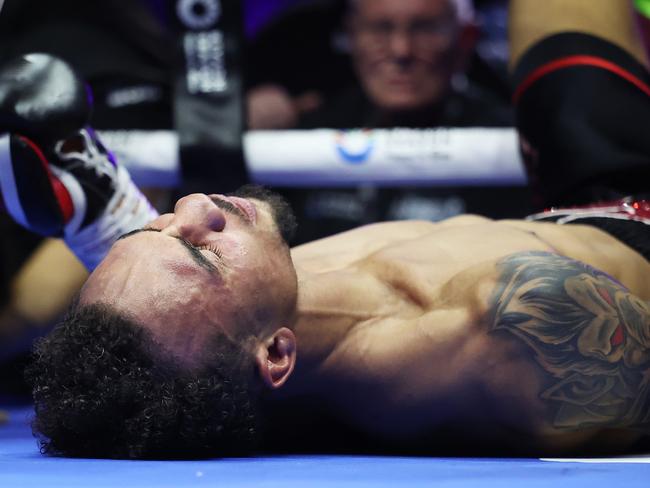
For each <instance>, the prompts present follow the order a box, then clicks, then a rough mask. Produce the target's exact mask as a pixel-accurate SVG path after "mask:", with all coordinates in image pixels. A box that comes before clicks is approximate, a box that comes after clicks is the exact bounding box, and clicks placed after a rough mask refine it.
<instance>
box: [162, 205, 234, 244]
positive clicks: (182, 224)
mask: <svg viewBox="0 0 650 488" xmlns="http://www.w3.org/2000/svg"><path fill="white" fill-rule="evenodd" d="M164 217H166V219H163V220H162V224H163V227H162V228H161V232H163V233H165V234H169V235H173V236H175V237H182V238H183V239H186V240H188V241H189V242H192V243H196V242H201V241H202V240H204V239H205V237H206V236H207V235H208V234H210V233H211V232H221V231H222V230H223V229H224V227H225V226H226V216H225V214H224V212H223V210H221V209H220V208H218V207H217V206H216V205H215V204H214V203H213V202H212V200H210V198H208V196H207V195H204V194H202V193H193V194H191V195H187V196H185V197H183V198H181V199H180V200H178V201H177V202H176V205H175V206H174V213H173V214H168V216H164Z"/></svg>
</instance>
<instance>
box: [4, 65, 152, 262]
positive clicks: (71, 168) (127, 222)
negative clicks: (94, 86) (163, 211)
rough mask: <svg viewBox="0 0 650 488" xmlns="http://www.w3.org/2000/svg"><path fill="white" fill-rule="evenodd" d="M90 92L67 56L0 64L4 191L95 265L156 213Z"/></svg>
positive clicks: (31, 219)
mask: <svg viewBox="0 0 650 488" xmlns="http://www.w3.org/2000/svg"><path fill="white" fill-rule="evenodd" d="M91 105H92V102H91V97H90V92H89V90H88V89H87V87H86V86H85V84H84V83H83V82H82V81H81V80H80V78H79V77H78V76H77V75H76V73H75V72H74V71H73V70H72V69H71V67H70V66H69V65H67V64H66V63H65V62H64V61H62V60H60V59H57V58H54V57H52V56H50V55H47V54H27V55H22V56H20V57H18V58H16V59H12V60H10V61H9V62H7V63H4V64H3V65H2V66H0V193H2V198H3V201H4V204H5V207H6V209H7V211H8V212H9V214H10V215H11V216H12V218H13V219H14V220H16V222H18V223H19V224H21V225H22V226H24V227H25V228H27V229H29V230H32V231H34V232H36V233H38V234H40V235H43V236H59V237H63V238H64V240H65V241H66V243H67V244H68V246H69V247H70V249H71V250H72V251H73V252H74V253H75V254H76V255H77V257H78V258H79V259H80V260H81V261H82V262H83V263H84V264H85V265H86V267H87V268H88V269H90V270H92V269H94V268H95V267H96V266H97V264H99V262H100V261H101V259H102V258H103V257H104V256H105V254H106V253H107V252H108V249H109V248H110V246H111V245H112V244H113V242H114V241H115V240H116V239H117V238H118V237H119V236H120V235H122V234H124V233H126V232H129V231H131V230H133V229H136V228H139V227H142V226H143V225H145V224H146V223H148V222H149V221H151V220H153V219H154V218H155V217H156V215H157V213H156V211H155V210H154V209H153V207H152V206H151V205H150V204H149V202H148V201H147V199H146V198H145V197H144V196H143V195H142V193H141V192H140V191H139V190H138V189H137V187H136V186H135V185H134V184H133V181H132V180H131V177H130V176H129V174H128V172H127V171H126V169H124V168H123V167H122V166H120V165H118V164H117V162H116V160H115V158H114V157H113V156H112V155H111V153H110V152H109V151H107V150H106V148H104V146H103V145H102V143H101V142H100V140H99V139H98V137H97V135H96V134H95V132H94V131H93V130H92V128H90V127H89V126H88V125H87V124H88V119H89V118H90V112H91Z"/></svg>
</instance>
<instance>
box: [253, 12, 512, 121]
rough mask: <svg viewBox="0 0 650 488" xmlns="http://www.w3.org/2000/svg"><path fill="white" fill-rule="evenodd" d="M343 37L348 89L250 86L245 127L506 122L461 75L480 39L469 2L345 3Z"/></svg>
mask: <svg viewBox="0 0 650 488" xmlns="http://www.w3.org/2000/svg"><path fill="white" fill-rule="evenodd" d="M343 32H344V38H343V40H344V44H346V45H347V48H348V49H349V53H350V62H351V66H352V71H353V72H354V74H355V75H356V76H355V77H351V79H350V80H349V83H348V84H347V86H344V87H343V88H342V89H339V90H338V91H337V92H336V93H334V94H333V95H332V94H331V95H322V94H320V93H318V92H316V91H311V90H307V91H305V92H304V93H301V94H299V95H298V96H295V97H292V96H291V95H289V93H288V92H287V91H286V90H285V88H283V87H280V86H273V85H272V84H264V85H262V86H259V87H256V88H254V89H253V90H251V91H250V92H249V98H248V102H249V124H250V127H251V128H253V129H283V128H296V127H297V128H317V127H329V128H350V127H394V126H404V127H432V126H439V125H447V126H457V127H459V126H479V125H482V126H508V125H511V123H512V119H511V115H510V112H509V110H508V108H507V107H506V106H504V104H503V103H502V101H501V100H499V99H498V97H497V96H495V95H493V94H490V93H489V92H487V91H485V90H481V89H480V88H479V87H477V86H475V85H473V84H469V83H468V81H467V78H466V77H465V76H464V75H463V71H464V69H465V68H466V65H467V62H468V60H469V57H470V55H471V54H472V52H473V49H474V46H475V43H476V40H477V38H478V28H477V26H476V24H475V23H474V9H473V6H472V3H471V0H403V1H400V2H394V1H391V0H348V2H347V7H346V11H345V13H344V15H343ZM296 69H300V67H299V66H297V67H296ZM344 76H345V75H344Z"/></svg>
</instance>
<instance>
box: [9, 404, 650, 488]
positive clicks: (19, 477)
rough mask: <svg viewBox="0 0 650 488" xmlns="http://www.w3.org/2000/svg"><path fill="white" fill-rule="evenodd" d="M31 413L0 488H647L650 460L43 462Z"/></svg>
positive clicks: (19, 423) (13, 441) (18, 414)
mask: <svg viewBox="0 0 650 488" xmlns="http://www.w3.org/2000/svg"><path fill="white" fill-rule="evenodd" d="M31 412H32V411H31V407H19V408H12V409H10V410H9V422H8V423H6V424H3V425H0V487H3V488H31V487H34V488H45V487H46V488H54V487H59V486H61V487H65V488H77V487H79V488H103V487H107V488H108V487H110V488H131V487H133V488H136V487H137V488H144V487H155V488H166V487H170V488H172V487H173V488H184V487H201V486H206V487H208V486H209V487H228V488H231V487H255V488H265V487H279V488H293V487H296V488H298V487H300V488H318V487H328V488H329V487H347V486H350V487H373V488H396V487H409V488H417V487H427V488H429V487H434V486H435V487H446V486H449V487H464V486H468V487H473V486H481V487H500V488H503V487H509V486H512V487H515V486H516V487H523V486H525V487H527V488H530V487H549V486H552V487H553V488H558V487H563V486H571V487H578V486H580V487H582V486H584V487H589V488H599V487H603V488H605V487H607V488H610V487H611V486H625V487H626V488H632V487H639V488H640V487H644V488H647V487H648V486H650V456H648V457H636V458H615V459H599V460H581V461H580V462H578V461H577V460H562V461H559V460H540V459H490V458H481V459H472V458H462V459H461V458H431V457H395V456H391V457H385V456H374V457H370V456H348V455H345V456H341V455H336V456H333V455H305V456H265V457H256V458H245V459H212V460H200V461H112V460H97V459H66V458H48V457H45V456H42V455H41V454H40V453H39V452H38V449H37V445H36V441H35V440H34V438H33V437H32V435H31V432H30V429H29V426H28V423H29V418H30V415H31Z"/></svg>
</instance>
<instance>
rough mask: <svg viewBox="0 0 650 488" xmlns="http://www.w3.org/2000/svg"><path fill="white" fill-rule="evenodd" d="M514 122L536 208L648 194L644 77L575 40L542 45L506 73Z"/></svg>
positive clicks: (622, 57)
mask: <svg viewBox="0 0 650 488" xmlns="http://www.w3.org/2000/svg"><path fill="white" fill-rule="evenodd" d="M513 81H514V86H515V94H514V101H515V104H516V110H517V112H516V118H517V120H516V123H517V128H518V131H519V134H520V141H521V147H522V153H523V155H524V160H525V162H526V166H527V170H528V173H529V179H530V181H531V184H532V186H533V188H534V190H535V193H536V195H537V196H538V201H537V202H536V204H537V206H538V207H549V206H567V205H580V204H587V203H590V202H594V201H598V200H613V199H617V198H620V197H623V196H626V195H636V196H639V197H641V196H645V195H647V194H648V193H650V74H649V73H648V71H647V70H646V68H645V67H644V66H643V65H641V64H640V63H639V62H638V61H637V60H636V59H634V58H633V57H632V56H631V55H629V54H628V53H627V52H626V51H624V50H622V49H621V48H619V47H617V46H615V45H614V44H611V43H609V42H607V41H604V40H602V39H599V38H597V37H594V36H590V35H587V34H581V33H562V34H556V35H553V36H551V37H548V38H546V39H544V40H543V41H541V42H539V43H538V44H536V45H535V46H533V47H532V48H531V49H530V50H529V51H528V52H527V53H526V54H525V55H524V56H523V57H522V59H521V61H520V62H519V64H518V66H517V68H516V70H515V72H514V79H513Z"/></svg>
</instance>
